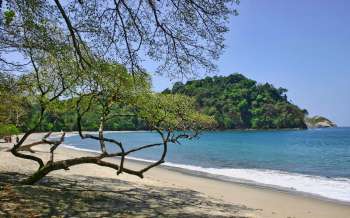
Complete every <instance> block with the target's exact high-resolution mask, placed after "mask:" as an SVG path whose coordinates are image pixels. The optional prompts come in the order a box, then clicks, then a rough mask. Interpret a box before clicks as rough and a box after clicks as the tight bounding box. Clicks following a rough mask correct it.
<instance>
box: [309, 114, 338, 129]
mask: <svg viewBox="0 0 350 218" xmlns="http://www.w3.org/2000/svg"><path fill="white" fill-rule="evenodd" d="M305 123H306V125H307V127H308V128H329V127H337V125H336V124H335V123H334V122H332V121H330V120H329V119H327V118H325V117H322V116H314V117H306V118H305Z"/></svg>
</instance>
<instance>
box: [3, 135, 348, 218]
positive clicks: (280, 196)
mask: <svg viewBox="0 0 350 218" xmlns="http://www.w3.org/2000/svg"><path fill="white" fill-rule="evenodd" d="M43 134H44V133H36V134H33V135H32V136H31V137H30V139H29V140H30V141H33V140H36V139H40V138H41V137H42V136H43ZM29 140H28V142H29ZM82 143H84V142H83V141H82ZM9 147H10V144H6V143H0V178H3V181H0V182H1V183H0V187H1V185H4V184H5V182H9V181H13V179H14V178H15V177H16V176H17V177H20V178H24V177H25V175H23V174H26V175H29V174H30V173H32V172H33V171H34V170H35V169H36V168H37V165H36V163H35V162H32V161H28V160H23V159H19V158H16V157H14V156H13V155H12V154H11V153H10V152H7V151H6V150H7V149H8V148H9ZM34 150H35V151H36V153H35V155H38V156H40V157H42V158H45V159H46V160H47V158H48V150H49V147H48V146H47V145H39V146H36V147H34ZM91 155H95V154H93V153H90V152H85V151H78V150H73V149H70V148H67V147H63V146H61V147H59V148H58V149H57V151H56V154H55V159H56V160H59V159H67V158H72V157H78V156H91ZM107 160H108V161H111V162H113V161H117V159H107ZM125 164H126V165H127V166H128V167H129V168H133V169H138V168H141V167H142V166H143V165H144V163H142V162H139V161H134V160H127V161H126V163H125ZM15 173H16V174H15ZM17 174H20V175H17ZM59 181H66V183H67V184H69V187H68V186H65V187H64V188H62V187H61V186H62V184H63V183H64V182H62V183H60V182H59ZM67 181H69V182H67ZM55 182H56V183H55ZM10 183H11V184H13V185H14V187H13V188H11V186H10V188H8V186H6V187H7V188H2V189H0V199H1V200H0V201H1V203H0V205H1V206H0V216H1V214H3V215H4V214H5V215H6V214H7V215H8V214H11V213H12V212H13V211H16V213H18V214H21V213H20V212H21V210H22V211H31V208H30V207H32V209H33V208H40V207H41V206H40V205H44V204H45V205H46V206H44V208H45V210H49V211H50V210H52V211H53V212H52V211H51V213H52V214H60V213H62V214H66V213H65V212H64V210H66V211H69V210H70V211H72V210H76V208H75V207H71V208H68V206H69V204H71V205H75V202H76V201H79V202H83V203H81V205H85V206H86V207H87V208H88V209H86V212H89V213H90V214H91V216H97V217H98V216H101V217H103V216H111V213H109V211H108V208H107V206H108V205H107V206H106V202H115V200H113V199H114V198H116V199H117V197H118V198H119V199H123V197H126V196H130V193H132V194H133V196H134V197H135V198H136V199H138V200H137V202H134V201H132V204H131V203H130V202H129V204H123V203H125V202H128V201H129V200H130V199H124V200H125V201H123V202H121V203H120V204H118V205H124V207H121V206H120V207H119V210H118V211H115V208H113V209H112V208H111V210H114V211H113V213H114V215H120V216H122V217H123V215H125V217H133V216H135V217H151V216H155V217H157V216H164V217H168V216H173V217H185V216H187V217H195V216H198V217H203V216H204V215H206V216H209V217H220V216H221V217H235V216H236V217H266V218H267V217H271V218H274V217H276V218H277V217H278V218H279V217H281V218H282V217H284V218H287V217H290V218H291V217H293V218H294V217H295V218H313V217H314V218H323V217H324V218H330V217H331V218H346V217H350V205H348V204H346V203H341V202H335V201H329V200H326V199H320V198H316V197H312V196H306V195H302V194H299V193H292V192H287V191H280V190H276V189H272V188H264V187H257V186H252V185H247V184H239V183H234V182H225V181H220V180H216V179H212V178H206V177H202V176H196V175H191V174H189V173H185V172H181V171H178V170H173V169H170V168H168V167H157V168H155V169H152V170H150V171H149V172H147V173H146V174H145V178H144V179H140V178H138V177H136V176H132V175H127V174H125V173H123V174H121V175H118V176H117V175H116V172H115V170H112V169H109V168H103V167H99V166H96V165H91V164H83V165H78V166H74V167H71V168H70V170H67V171H64V170H61V171H55V172H53V173H51V174H49V176H48V177H47V178H45V179H44V182H41V183H40V184H39V185H36V186H34V187H41V189H40V190H39V189H37V190H38V192H42V190H43V188H47V189H50V188H52V190H60V191H62V190H63V192H62V193H70V191H71V189H79V190H81V192H84V188H85V189H86V191H87V190H90V189H92V188H95V189H96V190H95V192H92V191H91V190H90V192H89V193H90V194H91V193H95V194H92V195H93V196H95V197H96V196H99V197H101V196H103V199H104V200H101V202H105V203H104V205H105V207H102V208H104V210H105V211H101V210H99V209H96V208H95V207H94V203H93V201H92V202H90V203H89V202H87V201H82V196H80V195H79V197H77V196H75V195H74V196H75V197H76V201H73V203H72V202H71V203H67V198H64V197H67V196H65V195H63V194H62V196H61V195H59V196H61V197H62V199H56V201H57V205H58V204H62V205H67V208H66V209H62V211H60V210H58V209H57V205H56V204H54V205H51V204H49V203H48V202H47V199H44V198H43V199H42V202H41V198H40V196H44V195H40V196H38V197H37V199H38V200H37V202H34V203H33V202H30V200H27V201H25V202H24V203H23V202H19V204H20V205H16V202H14V201H13V200H11V196H12V197H13V196H22V198H25V195H26V194H28V193H26V192H24V191H23V187H22V188H21V187H20V186H16V181H13V182H10ZM96 187H97V188H96ZM9 189H11V190H9ZM21 190H22V191H21ZM26 190H36V189H35V188H33V187H30V188H29V187H27V189H26ZM45 190H46V189H45ZM175 191H176V193H177V194H174V195H172V194H170V193H174V192H175ZM124 192H125V194H123V193H124ZM9 193H10V194H9ZM11 193H12V194H11ZM45 193H46V194H48V193H47V192H45ZM74 193H76V192H74ZM96 193H97V194H96ZM101 193H102V194H101ZM147 193H149V194H147ZM349 193H350V190H349ZM32 194H33V195H34V196H35V191H34V192H33V193H32ZM50 195H53V194H52V193H51V194H48V196H50ZM107 195H108V196H109V198H108V197H106V196H107ZM23 196H24V197H23ZM116 196H117V197H116ZM31 197H33V196H31ZM68 199H69V197H68ZM84 199H85V198H84ZM89 199H90V200H91V199H93V198H92V197H90V198H89ZM108 199H109V200H108ZM132 199H134V198H132ZM165 199H166V202H165ZM70 200H72V199H70ZM85 200H86V199H85ZM169 202H171V203H169ZM176 202H177V204H176ZM26 204H28V205H29V206H28V207H25V206H24V205H26ZM48 205H49V206H48ZM50 205H51V206H50ZM128 205H129V206H128ZM132 205H133V206H132ZM115 206H116V205H114V207H115ZM128 207H129V208H128ZM130 207H132V208H130ZM134 207H135V208H142V209H143V210H141V209H140V210H136V209H135V208H134ZM133 208H134V209H135V210H134V211H132V210H133ZM11 210H12V212H11ZM33 210H34V209H33ZM94 210H95V211H94ZM55 211H56V212H55ZM82 211H84V210H83V209H82ZM154 211H156V212H157V213H155V212H154ZM36 212H38V211H36ZM36 212H35V211H31V212H30V213H34V214H35V213H36ZM13 213H14V214H16V213H15V212H13ZM26 213H27V212H26ZM27 214H28V213H27ZM39 214H40V213H39ZM41 214H46V212H45V211H44V212H42V213H41ZM68 214H69V213H68ZM157 214H158V215H157ZM28 216H29V215H28Z"/></svg>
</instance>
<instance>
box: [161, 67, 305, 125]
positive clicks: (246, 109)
mask: <svg viewBox="0 0 350 218" xmlns="http://www.w3.org/2000/svg"><path fill="white" fill-rule="evenodd" d="M286 92H287V90H286V89H284V88H275V87H274V86H273V85H271V84H269V83H265V84H258V83H257V82H256V81H254V80H251V79H248V78H246V77H245V76H243V75H242V74H238V73H236V74H232V75H230V76H227V77H223V76H214V77H206V78H205V79H201V80H193V81H188V82H187V83H186V84H183V83H181V82H177V83H175V84H174V86H173V88H172V89H171V90H170V89H166V90H164V93H181V94H185V95H188V96H193V97H194V98H195V99H196V104H197V107H198V109H199V110H200V111H201V112H203V113H205V114H208V115H212V116H214V117H215V119H216V121H217V122H218V124H219V128H221V129H248V128H252V129H282V128H306V125H305V122H304V115H305V113H307V111H306V110H302V109H300V108H299V107H298V106H296V105H294V104H292V103H291V102H289V101H288V98H287V95H286Z"/></svg>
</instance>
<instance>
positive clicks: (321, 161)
mask: <svg viewBox="0 0 350 218" xmlns="http://www.w3.org/2000/svg"><path fill="white" fill-rule="evenodd" d="M105 136H106V137H110V138H114V139H116V140H119V141H121V142H123V143H124V144H125V146H126V148H132V147H136V146H138V145H144V144H149V143H155V142H160V141H161V139H160V137H159V135H158V134H157V133H155V132H148V131H135V132H132V131H130V132H106V133H105ZM65 144H66V146H68V147H71V148H74V149H81V150H88V151H98V150H99V144H98V141H95V140H89V139H87V140H83V141H82V140H81V139H80V138H79V136H71V137H67V138H66V141H65ZM108 150H109V151H110V152H112V151H117V148H116V146H114V145H108ZM160 154H161V147H158V148H151V149H148V150H143V151H141V152H139V153H134V154H133V156H132V158H134V159H137V160H143V161H153V160H157V158H159V157H160ZM164 165H166V166H168V167H175V168H181V169H185V170H186V171H187V172H192V173H194V174H202V175H206V176H210V177H213V178H217V179H222V180H226V181H234V182H243V183H249V184H256V185H263V186H269V187H275V188H280V189H284V190H290V191H298V192H303V193H308V194H312V195H317V196H321V197H325V198H329V199H334V200H340V201H346V202H350V128H329V129H310V130H276V131H215V132H203V133H202V134H201V135H200V136H199V137H198V138H197V139H192V140H183V141H182V143H181V144H170V145H169V150H168V154H167V157H166V163H165V164H164Z"/></svg>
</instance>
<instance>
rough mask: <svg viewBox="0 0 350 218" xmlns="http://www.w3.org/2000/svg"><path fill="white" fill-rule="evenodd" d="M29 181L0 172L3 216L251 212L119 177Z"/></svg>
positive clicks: (230, 214)
mask: <svg viewBox="0 0 350 218" xmlns="http://www.w3.org/2000/svg"><path fill="white" fill-rule="evenodd" d="M24 177H25V175H22V174H17V173H4V172H0V217H3V216H5V217H31V216H32V217H51V216H59V217H133V216H137V217H240V216H237V213H238V211H241V210H245V211H247V210H251V209H248V208H246V207H244V206H237V205H232V204H225V203H223V202H220V201H217V200H211V199H208V198H205V197H203V196H201V195H200V194H199V193H198V192H195V191H192V190H184V189H176V188H159V187H153V186H144V185H142V186H141V185H138V184H136V183H130V182H125V181H122V180H119V179H109V178H108V179H104V178H95V177H81V176H70V177H68V179H67V178H60V177H56V176H55V177H47V178H45V179H44V180H43V181H42V182H40V183H39V184H37V185H35V186H24V185H19V184H18V181H20V180H21V179H23V178H24ZM213 211H215V213H216V214H215V215H214V214H212V212H213ZM209 214H210V215H209Z"/></svg>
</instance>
